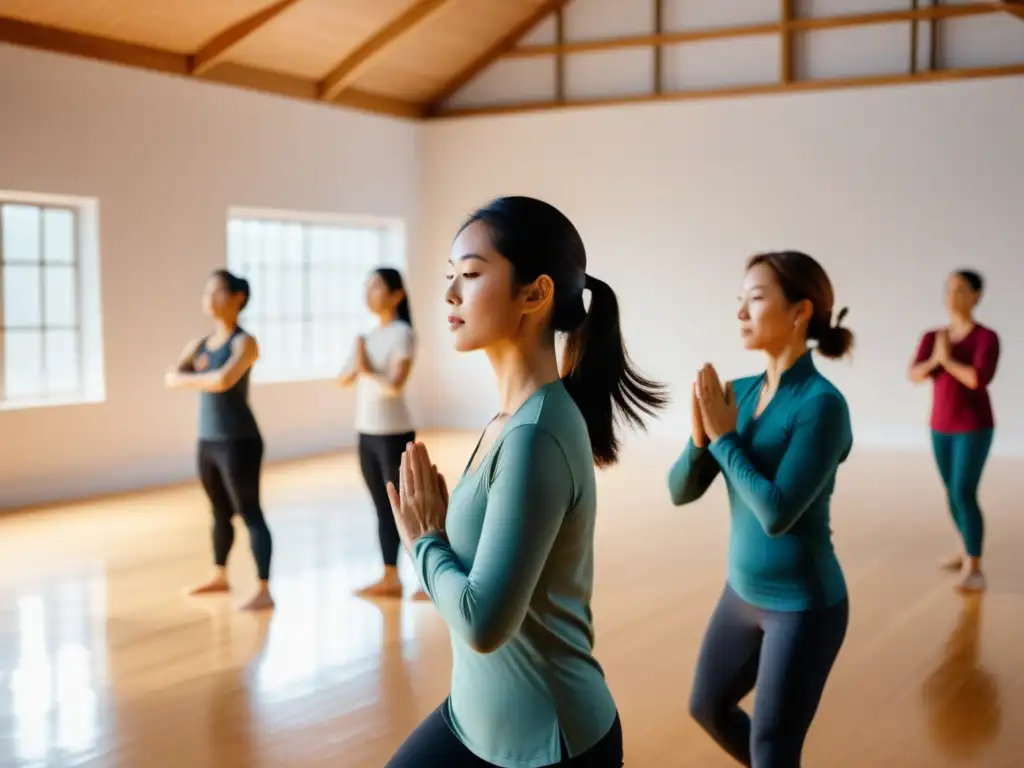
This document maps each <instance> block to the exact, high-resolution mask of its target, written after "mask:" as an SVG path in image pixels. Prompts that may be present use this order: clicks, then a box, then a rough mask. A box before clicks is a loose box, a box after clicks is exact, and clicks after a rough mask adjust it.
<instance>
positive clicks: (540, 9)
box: [427, 0, 572, 114]
mask: <svg viewBox="0 0 1024 768" xmlns="http://www.w3.org/2000/svg"><path fill="white" fill-rule="evenodd" d="M571 1H572V0H545V2H543V3H541V4H540V5H539V6H537V9H536V10H535V11H534V12H533V13H531V14H530V15H529V16H528V17H527V18H525V19H523V20H522V21H521V22H520V23H519V24H517V25H516V26H515V28H513V29H512V30H511V31H510V32H509V33H508V34H506V35H505V36H504V37H502V38H501V39H500V40H498V42H496V43H495V44H494V45H492V46H491V47H490V48H488V49H487V50H486V51H484V52H483V53H482V54H480V55H479V56H477V58H475V59H474V60H473V61H471V62H470V63H469V64H468V65H467V66H465V67H463V68H462V70H460V71H459V72H458V74H456V75H455V76H454V77H452V78H451V79H450V80H448V82H446V83H445V84H444V87H443V88H442V89H441V90H440V91H439V92H437V93H435V94H434V96H433V97H432V98H431V99H430V104H429V105H428V106H427V114H438V113H439V112H440V111H441V110H442V108H443V105H444V102H446V101H447V100H448V99H450V98H451V97H452V96H454V95H455V94H456V93H457V92H458V91H459V90H460V89H461V88H462V87H463V86H464V85H466V83H468V82H469V81H470V80H472V79H473V78H474V77H476V76H477V75H479V74H480V73H481V72H483V71H484V70H485V69H487V67H489V66H491V64H493V63H494V62H495V61H497V60H498V59H500V58H501V57H502V56H504V55H506V54H507V53H508V52H509V51H511V50H513V49H514V48H515V47H516V46H517V45H518V44H519V41H520V40H522V39H523V38H524V37H526V35H528V34H529V33H530V31H531V30H532V29H533V28H534V27H536V26H537V25H538V24H540V23H541V22H542V21H544V19H546V18H547V17H548V16H550V15H551V14H552V13H556V12H557V11H560V10H562V9H563V8H565V7H566V6H567V5H568V4H569V3H570V2H571ZM555 47H556V48H560V49H562V50H567V49H568V47H569V46H566V45H562V46H555ZM558 52H560V51H554V53H558Z"/></svg>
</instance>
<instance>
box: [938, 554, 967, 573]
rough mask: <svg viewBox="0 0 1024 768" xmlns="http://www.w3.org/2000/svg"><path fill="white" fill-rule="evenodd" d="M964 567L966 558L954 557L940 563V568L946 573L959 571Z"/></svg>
mask: <svg viewBox="0 0 1024 768" xmlns="http://www.w3.org/2000/svg"><path fill="white" fill-rule="evenodd" d="M963 567H964V556H963V555H953V557H950V558H947V559H945V560H943V561H942V562H941V563H939V568H941V569H942V570H944V571H959V570H961V569H962V568H963Z"/></svg>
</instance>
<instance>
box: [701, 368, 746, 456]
mask: <svg viewBox="0 0 1024 768" xmlns="http://www.w3.org/2000/svg"><path fill="white" fill-rule="evenodd" d="M691 409H692V414H691V423H692V425H693V444H694V445H696V446H698V447H701V448H703V447H704V446H706V445H707V444H708V443H709V442H714V441H715V440H717V439H718V438H720V437H721V436H722V435H724V434H727V433H729V432H732V431H733V430H735V429H736V420H737V417H738V413H739V407H738V406H737V404H736V395H735V393H733V390H732V382H726V384H725V386H724V387H723V386H722V382H721V381H720V380H719V378H718V372H717V371H716V370H715V367H714V366H713V365H711V363H705V364H704V367H703V368H701V369H700V370H699V371H697V378H696V380H695V381H694V382H693V396H692V402H691Z"/></svg>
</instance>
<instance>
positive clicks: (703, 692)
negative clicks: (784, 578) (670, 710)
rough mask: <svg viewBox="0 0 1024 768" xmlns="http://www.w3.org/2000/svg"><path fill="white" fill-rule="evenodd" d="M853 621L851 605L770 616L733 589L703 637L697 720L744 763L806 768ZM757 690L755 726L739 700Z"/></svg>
mask: <svg viewBox="0 0 1024 768" xmlns="http://www.w3.org/2000/svg"><path fill="white" fill-rule="evenodd" d="M848 622H849V602H848V601H847V600H845V599H844V600H843V601H842V602H841V603H838V604H837V605H834V606H831V607H828V608H823V609H820V610H810V611H796V612H786V611H765V610H762V609H760V608H756V607H755V606H753V605H750V604H749V603H747V602H744V601H743V600H742V599H741V598H740V597H739V595H737V594H736V593H735V592H733V590H732V588H731V587H729V586H726V588H725V591H724V593H723V594H722V598H721V600H720V601H719V603H718V607H717V608H716V609H715V613H714V615H712V617H711V622H710V624H709V625H708V629H707V633H706V634H705V635H704V642H703V645H702V647H701V650H700V657H699V660H698V662H697V672H696V675H695V679H694V683H693V690H692V692H691V695H690V714H691V715H692V716H693V718H694V719H695V720H696V721H697V722H698V723H700V725H701V726H702V727H703V728H704V730H706V731H707V732H708V733H709V734H710V735H711V736H712V738H714V739H715V741H717V742H718V743H719V745H721V747H722V748H723V749H724V750H725V751H726V752H728V753H729V754H730V755H732V756H733V757H734V758H735V759H736V760H737V761H739V762H740V763H741V764H742V765H746V766H753V768H800V753H801V752H802V751H803V746H804V738H805V737H806V735H807V731H808V729H809V728H810V727H811V721H812V720H813V719H814V715H815V713H816V712H817V710H818V702H819V701H820V700H821V695H822V692H823V691H824V689H825V681H826V680H827V679H828V676H829V673H830V672H831V670H832V664H833V662H835V659H836V656H837V655H838V654H839V648H840V647H841V646H842V644H843V640H844V639H845V637H846V627H847V624H848ZM755 685H756V686H757V693H756V699H755V708H754V717H753V720H751V718H750V717H748V716H747V713H746V712H744V711H743V710H742V709H740V708H739V702H740V700H741V699H742V698H743V697H744V696H746V695H747V694H748V693H750V691H751V690H753V689H754V687H755Z"/></svg>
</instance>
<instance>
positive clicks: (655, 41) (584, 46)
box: [502, 3, 1006, 59]
mask: <svg viewBox="0 0 1024 768" xmlns="http://www.w3.org/2000/svg"><path fill="white" fill-rule="evenodd" d="M996 5H1000V3H971V4H968V5H940V6H936V7H933V8H931V7H930V8H919V9H917V10H912V9H908V10H905V11H878V12H874V13H857V14H850V15H843V16H818V17H806V16H805V17H797V18H793V19H791V20H789V21H787V22H785V23H782V22H767V23H762V24H745V25H742V26H735V27H719V28H712V29H696V30H688V31H684V32H663V33H661V34H659V35H636V36H631V37H612V38H607V39H604V40H582V41H579V42H572V43H564V44H562V45H524V46H520V47H518V48H515V47H513V48H512V49H510V50H508V51H506V52H505V53H503V54H502V57H503V58H509V59H522V58H533V57H536V56H552V55H564V54H568V53H585V52H592V51H608V50H618V49H621V48H640V47H648V46H654V45H672V44H675V43H695V42H699V41H702V40H723V39H728V38H733V37H755V36H760V35H781V34H783V33H784V32H788V33H790V34H793V33H797V32H811V31H813V30H816V29H841V28H844V27H863V26H872V25H875V24H891V23H897V22H909V21H914V20H915V19H917V20H925V21H927V20H937V19H952V18H957V17H962V16H984V15H986V14H992V13H997V12H998V11H999V10H1001V9H999V8H996V7H994V6H996ZM1001 5H1006V3H1002V4H1001Z"/></svg>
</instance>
